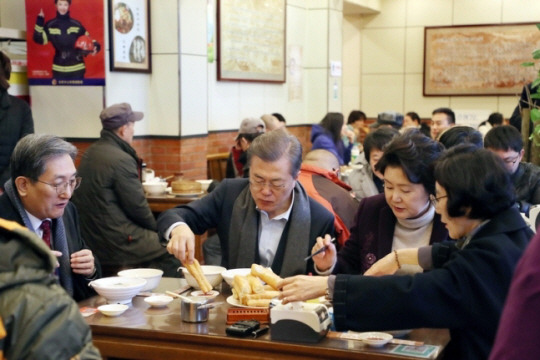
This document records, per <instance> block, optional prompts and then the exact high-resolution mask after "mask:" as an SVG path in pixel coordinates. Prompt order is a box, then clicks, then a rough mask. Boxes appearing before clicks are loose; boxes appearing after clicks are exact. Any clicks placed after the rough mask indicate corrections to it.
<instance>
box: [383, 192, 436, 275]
mask: <svg viewBox="0 0 540 360" xmlns="http://www.w3.org/2000/svg"><path fill="white" fill-rule="evenodd" d="M428 206H429V208H428V209H427V211H426V212H425V213H424V214H423V215H421V216H420V217H417V218H414V219H397V222H396V227H395V229H394V239H393V240H392V250H398V249H407V248H419V247H421V246H427V245H429V239H430V238H431V232H432V230H433V217H434V216H435V208H434V207H433V205H432V204H431V202H429V203H428ZM422 271H423V269H422V268H421V267H420V266H418V265H408V264H404V265H402V267H401V269H400V270H398V271H397V272H396V274H401V275H403V274H414V273H417V272H422Z"/></svg>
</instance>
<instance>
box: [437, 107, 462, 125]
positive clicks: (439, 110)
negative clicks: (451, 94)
mask: <svg viewBox="0 0 540 360" xmlns="http://www.w3.org/2000/svg"><path fill="white" fill-rule="evenodd" d="M435 114H446V116H448V123H449V124H455V123H456V114H454V112H453V111H452V109H450V108H446V107H441V108H437V109H435V110H433V112H432V113H431V115H435Z"/></svg>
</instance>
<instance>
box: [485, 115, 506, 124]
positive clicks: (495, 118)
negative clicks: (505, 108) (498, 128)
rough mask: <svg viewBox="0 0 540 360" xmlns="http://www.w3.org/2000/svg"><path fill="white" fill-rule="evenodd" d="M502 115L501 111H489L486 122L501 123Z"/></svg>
mask: <svg viewBox="0 0 540 360" xmlns="http://www.w3.org/2000/svg"><path fill="white" fill-rule="evenodd" d="M503 120H504V116H503V114H501V113H498V112H494V113H491V114H490V115H489V117H488V119H487V122H488V123H490V124H491V125H502V123H503Z"/></svg>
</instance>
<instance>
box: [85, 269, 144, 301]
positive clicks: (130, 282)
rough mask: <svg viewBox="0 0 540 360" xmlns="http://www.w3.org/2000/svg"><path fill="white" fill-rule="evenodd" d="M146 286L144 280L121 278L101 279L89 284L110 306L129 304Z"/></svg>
mask: <svg viewBox="0 0 540 360" xmlns="http://www.w3.org/2000/svg"><path fill="white" fill-rule="evenodd" d="M145 285H146V280H144V279H140V278H129V277H121V276H112V277H106V278H101V279H97V280H94V281H91V282H90V283H89V284H88V286H92V287H93V288H94V290H96V292H97V293H98V294H99V295H101V296H103V297H104V298H105V299H107V302H108V303H109V304H129V303H130V302H131V299H133V297H134V296H135V295H137V294H138V293H139V292H140V291H141V290H142V288H143V287H144V286H145Z"/></svg>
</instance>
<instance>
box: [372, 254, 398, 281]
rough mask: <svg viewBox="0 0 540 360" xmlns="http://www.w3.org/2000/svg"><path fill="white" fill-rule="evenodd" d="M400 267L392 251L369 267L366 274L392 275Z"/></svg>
mask: <svg viewBox="0 0 540 360" xmlns="http://www.w3.org/2000/svg"><path fill="white" fill-rule="evenodd" d="M398 269H399V267H398V264H397V262H396V255H395V254H394V252H393V251H392V252H391V253H390V254H388V255H386V256H385V257H383V258H382V259H380V260H379V261H377V262H376V263H375V264H373V265H371V267H370V268H369V269H367V270H366V272H365V273H364V275H366V276H382V275H392V274H394V273H395V272H396V271H397V270H398Z"/></svg>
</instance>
